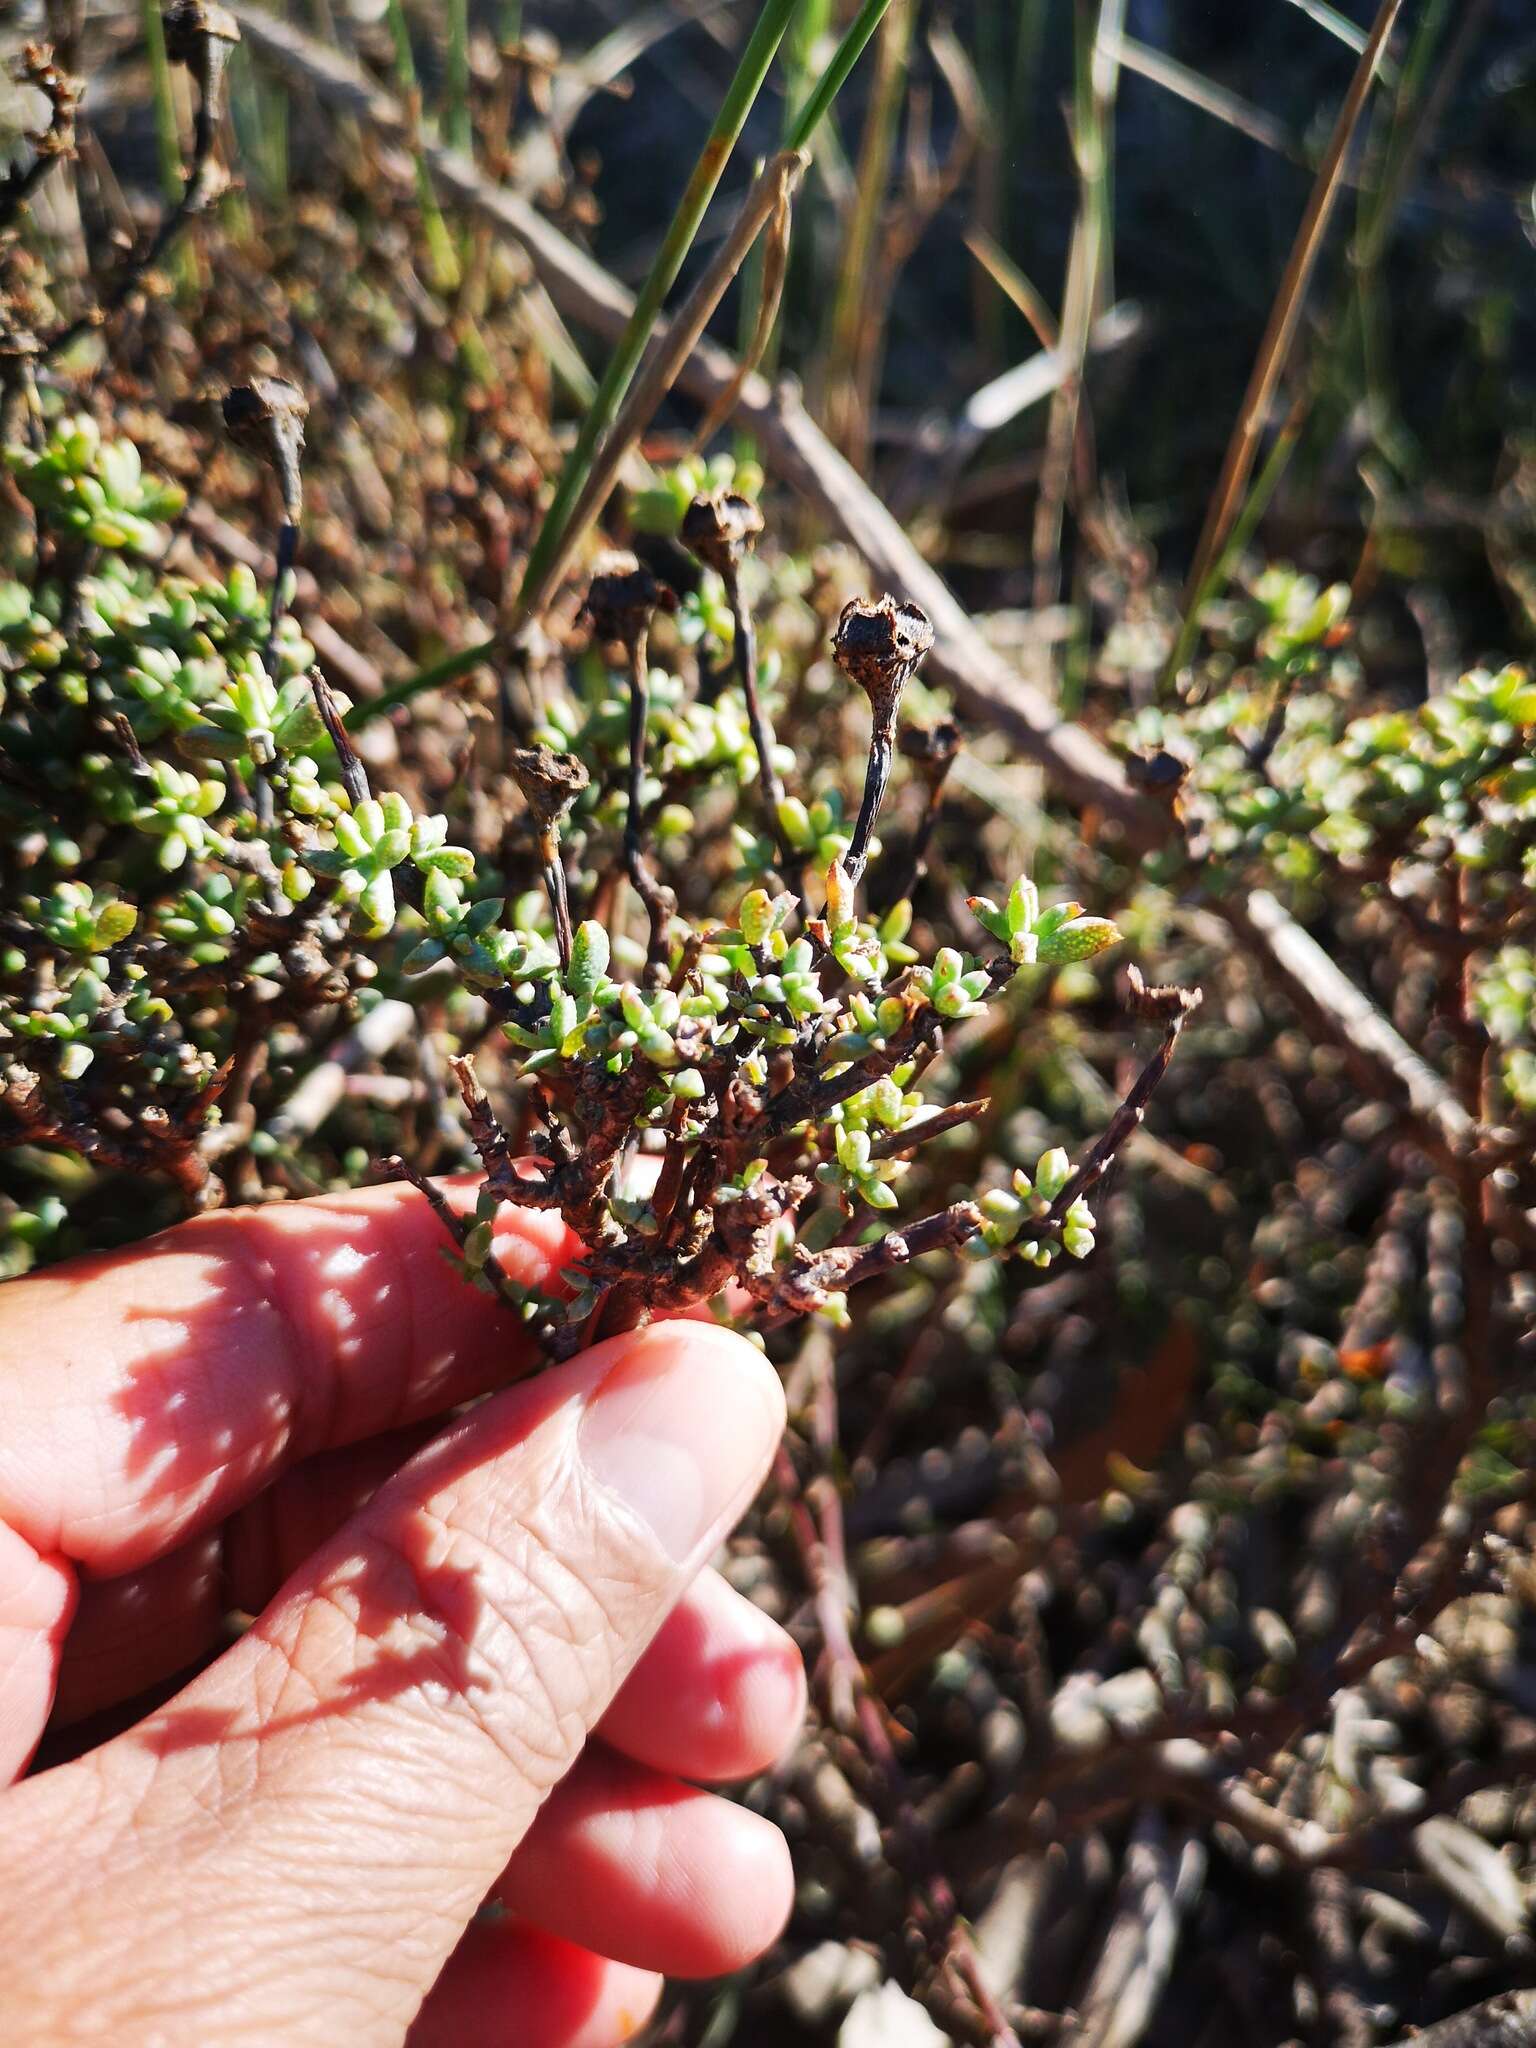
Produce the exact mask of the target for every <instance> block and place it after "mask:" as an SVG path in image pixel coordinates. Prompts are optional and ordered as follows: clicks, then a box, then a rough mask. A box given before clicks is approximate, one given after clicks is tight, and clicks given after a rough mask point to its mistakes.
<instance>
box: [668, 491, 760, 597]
mask: <svg viewBox="0 0 1536 2048" xmlns="http://www.w3.org/2000/svg"><path fill="white" fill-rule="evenodd" d="M762 530H763V515H762V513H761V512H760V511H759V510H758V508H757V506H756V505H754V504H753V502H752V500H751V499H750V498H744V497H742V495H741V494H740V492H739V491H710V492H702V491H701V492H700V494H699V496H698V497H696V498H695V499H694V500H693V502H692V504H691V505H690V506H689V507H688V510H687V511H686V512H685V513H684V514H683V523H682V526H681V528H680V529H679V532H678V538H679V539H680V540H681V541H682V544H683V546H684V547H685V548H686V549H687V550H688V552H689V554H691V555H696V556H697V557H698V559H699V560H700V561H701V562H702V563H703V564H704V566H705V568H706V569H713V570H714V571H715V572H716V573H717V574H718V575H720V576H728V575H729V574H730V573H731V571H732V570H734V569H737V568H739V567H740V565H741V560H742V557H743V556H744V555H745V554H747V553H748V552H749V551H750V549H751V548H752V545H753V543H754V542H755V541H756V539H757V537H758V535H759V534H760V533H761V532H762Z"/></svg>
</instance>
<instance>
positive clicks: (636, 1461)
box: [0, 1187, 804, 2048]
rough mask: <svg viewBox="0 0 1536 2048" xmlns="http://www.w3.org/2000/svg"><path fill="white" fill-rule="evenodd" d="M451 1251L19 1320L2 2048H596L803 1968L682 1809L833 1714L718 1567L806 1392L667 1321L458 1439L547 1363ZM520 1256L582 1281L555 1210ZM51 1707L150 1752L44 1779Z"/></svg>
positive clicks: (303, 1263) (767, 1844)
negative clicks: (700, 1982)
mask: <svg viewBox="0 0 1536 2048" xmlns="http://www.w3.org/2000/svg"><path fill="white" fill-rule="evenodd" d="M460 1198H462V1199H463V1200H465V1201H466V1202H467V1201H469V1200H471V1199H472V1194H470V1193H463V1192H462V1191H460V1193H459V1194H458V1195H456V1197H455V1199H460ZM441 1244H442V1235H441V1226H440V1225H439V1224H438V1223H437V1221H436V1219H435V1218H434V1217H433V1216H432V1215H431V1214H430V1212H429V1210H428V1208H427V1206H426V1204H425V1203H424V1202H423V1201H422V1200H421V1199H420V1197H419V1196H417V1195H416V1194H414V1192H412V1191H411V1190H408V1189H404V1188H399V1187H389V1188H374V1189H369V1190H366V1191H363V1192H360V1193H356V1194H349V1195H343V1196H328V1197H325V1198H323V1199H320V1200H317V1201H311V1202H302V1203H292V1204H286V1205H281V1206H276V1207H273V1208H269V1209H245V1210H240V1211H235V1212H232V1213H227V1214H223V1215H217V1216H211V1217H206V1218H201V1219H199V1220H198V1221H196V1222H193V1223H188V1224H184V1225H182V1226H181V1227H180V1228H178V1229H176V1230H173V1231H168V1232H166V1233H164V1234H163V1235H162V1236H160V1237H157V1238H153V1239H151V1240H149V1241H148V1242H147V1243H145V1244H143V1245H140V1246H137V1247H135V1248H133V1249H132V1250H131V1251H129V1252H126V1253H122V1254H118V1255H113V1256H106V1257H95V1258H90V1259H83V1260H78V1261H75V1262H74V1263H72V1264H70V1265H67V1266H62V1267H59V1268H57V1269H55V1270H54V1271H52V1272H49V1273H45V1274H42V1275H39V1276H36V1277H29V1278H27V1279H23V1280H17V1281H13V1282H11V1283H9V1284H8V1285H7V1286H5V1287H4V1288H0V1786H4V1787H7V1788H8V1789H6V1790H4V1791H0V2011H3V2012H4V2014H5V2017H6V2027H5V2035H6V2039H7V2041H8V2042H9V2043H12V2044H20V2043H28V2042H43V2041H46V2042H49V2043H52V2042H56V2041H61V2040H65V2039H82V2040H84V2039H101V2040H111V2041H113V2042H114V2043H122V2044H128V2048H131V2044H136V2043H144V2042H150V2041H153V2042H155V2043H157V2044H162V2043H163V2044H166V2048H177V2044H180V2043H184V2042H185V2043H197V2044H200V2048H205V2044H209V2043H215V2042H216V2043H218V2044H219V2048H229V2044H233V2043H239V2042H247V2041H248V2042H261V2043H263V2044H271V2043H273V2042H283V2043H294V2042H305V2041H317V2042H318V2041H324V2042H326V2043H327V2044H329V2043H334V2042H337V2041H345V2042H347V2043H348V2044H369V2043H398V2042H401V2041H404V2040H405V2039H406V2038H407V2036H409V2040H410V2043H411V2048H429V2044H435V2043H438V2042H445V2043H446V2042H455V2043H465V2042H473V2043H474V2044H476V2048H495V2044H497V2043H501V2042H507V2043H514V2042H515V2043H517V2044H518V2048H599V2044H604V2043H610V2042H619V2041H622V2040H625V2039H627V2038H628V2037H629V2035H630V2034H631V2033H632V2032H633V2031H635V2030H636V2029H637V2028H638V2027H639V2026H640V2025H641V2024H642V2023H643V2021H644V2019H645V2018H646V2016H647V2015H648V2014H649V2012H650V2011H651V2010H652V2009H653V2007H654V2005H655V2001H656V1998H657V1996H658V1994H659V1991H660V1984H661V1978H660V1975H659V1974H658V1973H662V1972H672V1973H675V1974H678V1975H713V1974H715V1973H717V1972H721V1971H726V1970H731V1969H734V1968H737V1967H738V1966H740V1965H741V1964H742V1963H744V1962H746V1961H747V1960H749V1959H750V1958H751V1957H752V1956H753V1955H755V1954H757V1953H758V1952H759V1951H760V1950H762V1949H763V1948H764V1947H766V1946H767V1945H768V1943H769V1942H771V1941H772V1940H773V1938H774V1937H775V1935H776V1934H777V1933H778V1931H779V1928H780V1926H781V1925H782V1923H783V1920H784V1918H785V1915H786V1914H787V1912H788V1908H789V1900H790V1886H791V1877H790V1869H789V1861H788V1854H787V1851H786V1848H785V1845H784V1842H783V1839H782V1837H781V1836H780V1835H779V1833H778V1831H777V1830H776V1829H775V1828H774V1827H772V1826H771V1825H770V1824H769V1823H768V1822H767V1821H765V1820H763V1819H761V1818H759V1817H758V1816H756V1815H754V1814H752V1813H750V1812H748V1811H746V1810H745V1809H743V1808H741V1807H738V1806H734V1805H732V1804H731V1803H730V1802H728V1801H726V1800H723V1799H720V1798H718V1797H716V1796H714V1795H712V1794H710V1793H707V1792H703V1791H700V1790H697V1789H696V1788H695V1787H694V1786H692V1785H690V1784H687V1783H685V1782H684V1781H685V1780H704V1781H711V1780H713V1781H721V1780H726V1779H730V1778H736V1777H743V1776H747V1775H750V1774H751V1773H753V1772H756V1771H759V1770H761V1769H763V1768H765V1767H766V1766H767V1765H768V1764H769V1763H770V1762H772V1761H773V1759H774V1758H775V1757H776V1756H778V1755H779V1754H780V1753H781V1751H782V1750H783V1749H784V1748H786V1747H787V1745H788V1744H789V1742H790V1741H791V1740H792V1738H793V1734H794V1730H795V1727H796V1725H797V1723H798V1720H799V1717H800V1713H801V1710H802V1707H803V1702H804V1681H803V1677H802V1673H801V1670H800V1664H799V1659H798V1657H797V1655H796V1653H795V1651H794V1648H793V1646H792V1644H791V1643H790V1642H789V1640H788V1638H787V1637H786V1636H785V1635H784V1634H783V1632H782V1631H781V1630H779V1629H778V1628H777V1627H776V1626H775V1625H774V1624H773V1623H772V1622H771V1621H769V1620H768V1619H767V1618H766V1617H765V1616H763V1615H762V1614H761V1613H759V1612H758V1610H757V1609H755V1608H754V1607H752V1606H751V1605H750V1604H749V1603H748V1602H747V1601H745V1600H743V1599H742V1598H741V1597H740V1596H739V1595H738V1594H736V1593H734V1592H733V1591H732V1590H731V1589H730V1588H729V1587H728V1586H727V1585H726V1584H725V1582H724V1581H723V1580H722V1579H720V1578H719V1577H718V1576H717V1575H716V1574H715V1573H713V1572H712V1571H710V1570H709V1569H708V1568H707V1567H704V1560H705V1559H706V1558H707V1557H708V1556H709V1555H710V1553H711V1552H712V1550H713V1549H714V1548H715V1546H716V1545H717V1544H718V1543H719V1541H720V1539H721V1538H722V1537H723V1536H724V1534H725V1533H726V1532H727V1531H728V1530H729V1528H730V1526H731V1524H732V1523H733V1522H734V1521H735V1519H736V1518H737V1517H738V1516H739V1515H740V1514H741V1512H742V1510H743V1509H744V1508H745V1507H746V1506H747V1504H748V1502H749V1501H750V1500H751V1498H752V1495H753V1493H754V1492H755V1491H756V1489H757V1486H758V1484H759V1483H760V1481H761V1479H762V1477H763V1473H764V1470H765V1468H766V1466H767V1464H768V1461H769V1459H770V1457H771V1455H772V1452H773V1447H774V1445H775V1443H776V1441H777V1439H778V1435H779V1432H780V1430H781V1428H782V1425H783V1397H782V1394H781V1392H780V1389H779V1385H778V1381H777V1379H776V1377H775V1375H774V1374H773V1372H772V1370H771V1369H770V1368H769V1367H768V1365H767V1364H766V1363H765V1361H764V1360H763V1358H762V1357H761V1356H760V1354H759V1353H758V1352H756V1351H755V1350H754V1349H753V1348H752V1347H751V1346H750V1345H749V1344H747V1343H745V1342H744V1341H743V1340H742V1339H741V1338H739V1337H736V1336H733V1335H731V1334H730V1333H728V1332H726V1331H723V1330H720V1329H717V1328H714V1327H712V1326H709V1325H706V1324H702V1323H696V1322H679V1323H671V1324H665V1325H657V1326H654V1327H652V1328H650V1329H647V1330H644V1331H639V1332H636V1333H634V1334H633V1335H630V1336H625V1337H619V1338H615V1339H613V1340H611V1341H609V1342H607V1343H603V1344H599V1345H598V1346H596V1347H595V1348H594V1349H593V1350H591V1351H589V1352H587V1353H585V1354H584V1355H583V1356H581V1357H579V1358H577V1359H575V1360H573V1361H572V1362H571V1363H570V1364H568V1365H565V1366H562V1367H559V1368H555V1369H551V1370H549V1371H546V1372H543V1373H541V1374H540V1375H539V1376H538V1377H537V1378H535V1379H533V1380H530V1381H529V1382H528V1383H527V1384H525V1385H522V1386H516V1387H512V1388H509V1389H507V1390H506V1391H504V1392H502V1393H499V1394H496V1395H495V1396H494V1397H493V1398H492V1399H490V1400H489V1401H486V1402H484V1403H482V1404H480V1405H479V1406H477V1407H476V1408H474V1409H473V1410H472V1411H471V1412H470V1413H469V1414H468V1415H467V1416H464V1417H463V1418H461V1419H460V1420H459V1421H457V1422H455V1423H453V1424H451V1425H450V1426H449V1427H448V1428H446V1429H444V1430H441V1431H438V1432H436V1433H434V1427H433V1421H432V1418H434V1417H441V1416H442V1415H443V1414H444V1413H445V1412H446V1411H447V1410H448V1409H450V1408H452V1407H453V1406H455V1405H456V1404H458V1403H460V1402H463V1401H466V1400H468V1399H470V1398H471V1397H472V1396H474V1395H476V1394H479V1393H481V1392H483V1391H484V1390H485V1389H486V1388H487V1387H489V1386H493V1385H496V1384H498V1383H499V1382H501V1381H502V1380H504V1379H505V1378H506V1376H507V1373H508V1370H509V1350H510V1352H511V1354H512V1357H511V1360H510V1363H511V1364H512V1365H514V1366H515V1364H516V1354H517V1349H518V1346H519V1343H520V1341H521V1340H520V1339H519V1337H518V1336H517V1335H516V1334H515V1333H513V1334H510V1335H509V1330H508V1323H507V1319H506V1315H505V1312H504V1311H503V1310H501V1309H500V1308H499V1307H498V1306H497V1305H496V1304H495V1303H493V1302H490V1301H488V1300H487V1299H485V1298H484V1297H483V1296H482V1295H480V1294H478V1293H477V1292H476V1291H474V1290H473V1289H471V1288H469V1287H467V1286H465V1285H464V1284H463V1282H462V1281H461V1280H460V1279H459V1278H458V1277H457V1276H456V1275H455V1274H454V1273H453V1272H452V1270H451V1269H450V1267H449V1266H448V1265H447V1264H446V1263H445V1262H444V1261H443V1260H442V1259H441V1257H440V1256H439V1250H440V1246H441ZM496 1252H497V1255H498V1257H499V1258H500V1259H501V1260H502V1262H503V1264H504V1265H505V1266H506V1267H507V1268H508V1270H509V1271H510V1272H511V1273H512V1275H513V1276H514V1277H515V1278H516V1279H518V1280H520V1281H522V1282H523V1283H525V1284H537V1283H539V1282H541V1281H543V1280H546V1279H547V1278H548V1277H549V1276H550V1275H551V1274H552V1273H553V1272H554V1271H556V1270H558V1269H559V1267H560V1266H562V1265H563V1264H565V1263H567V1262H568V1261H569V1260H570V1259H571V1258H572V1257H573V1256H574V1255H575V1252H576V1247H575V1245H574V1243H573V1241H572V1240H571V1239H570V1237H569V1236H568V1234H567V1233H566V1231H565V1229H564V1226H563V1225H562V1224H561V1223H560V1222H559V1220H558V1218H556V1217H553V1216H551V1215H549V1214H546V1213H540V1212H523V1213H520V1214H517V1215H515V1216H513V1217H511V1218H510V1219H508V1221H507V1222H506V1223H505V1225H504V1226H503V1227H501V1228H499V1230H498V1235H497V1240H496ZM429 1439H430V1441H429ZM421 1444H425V1445H426V1447H425V1448H424V1449H419V1450H417V1449H416V1447H417V1446H418V1445H421ZM413 1450H415V1451H416V1455H414V1456H409V1453H410V1452H412V1451H413ZM408 1456H409V1462H406V1463H404V1464H402V1462H401V1461H402V1459H403V1458H406V1457H408ZM397 1468H398V1469H397ZM701 1568H702V1569H701ZM279 1589H280V1590H279ZM231 1606H234V1607H236V1608H240V1609H244V1610H246V1611H248V1612H254V1613H256V1614H257V1616H258V1618H257V1619H256V1621H255V1622H254V1623H253V1624H252V1626H251V1627H250V1628H249V1629H248V1630H247V1631H246V1632H245V1633H244V1634H243V1635H242V1636H241V1637H240V1639H239V1640H238V1642H236V1643H235V1644H234V1646H233V1647H231V1648H228V1649H226V1650H225V1651H224V1653H223V1655H221V1656H218V1657H217V1658H216V1659H215V1660H214V1661H213V1662H212V1663H210V1664H208V1666H207V1668H206V1669H204V1670H203V1671H202V1672H201V1674H200V1675H199V1676H198V1677H196V1678H194V1679H193V1681H192V1682H191V1683H190V1684H189V1685H187V1686H185V1687H184V1688H183V1689H182V1690H181V1691H179V1692H177V1693H176V1694H175V1695H174V1697H172V1698H170V1699H169V1700H164V1697H163V1696H164V1692H165V1689H166V1681H168V1680H169V1679H170V1678H172V1677H173V1676H174V1674H176V1673H178V1672H182V1671H185V1670H186V1669H187V1668H188V1667H189V1666H191V1665H193V1664H195V1663H196V1662H198V1661H199V1660H200V1659H202V1658H204V1657H205V1656H207V1654H208V1653H209V1652H210V1651H211V1650H212V1649H214V1648H215V1647H216V1646H217V1644H218V1642H219V1641H220V1640H221V1636H222V1631H223V1629H224V1626H225V1622H224V1617H225V1614H226V1611H227V1609H228V1608H230V1607H231ZM157 1686H158V1687H159V1691H158V1693H155V1692H154V1690H153V1689H154V1688H156V1687H157ZM146 1692H149V1693H151V1696H152V1700H153V1699H160V1700H162V1701H163V1703H162V1704H158V1705H156V1704H151V1706H150V1707H149V1710H148V1711H145V1712H143V1713H142V1714H141V1715H139V1714H138V1713H137V1710H136V1709H135V1708H134V1707H133V1706H132V1705H131V1704H130V1703H131V1702H135V1701H140V1700H141V1698H142V1695H144V1694H145V1693H146ZM55 1695H57V1704H56V1707H55V1708H54V1725H57V1724H58V1723H60V1722H65V1723H70V1722H80V1721H82V1720H84V1719H85V1717H87V1716H98V1717H99V1716H101V1715H102V1714H103V1712H104V1711H105V1710H111V1711H113V1712H115V1713H116V1716H117V1721H118V1725H119V1729H120V1732H116V1733H113V1734H112V1735H110V1737H109V1738H108V1739H106V1740H104V1741H102V1742H100V1744H99V1746H97V1747H95V1748H92V1749H89V1750H88V1751H87V1752H86V1753H85V1754H83V1755H81V1756H79V1757H78V1758H76V1759H75V1760H72V1761H68V1762H64V1763H60V1764H58V1765H57V1766H55V1767H54V1768H51V1769H47V1770H43V1771H40V1772H38V1773H37V1774H36V1775H35V1776H32V1777H30V1778H27V1779H25V1780H22V1781H21V1782H17V1780H18V1779H19V1777H20V1773H21V1772H22V1771H23V1770H24V1769H25V1768H26V1765H27V1762H28V1759H29V1758H30V1756H31V1754H32V1752H33V1750H34V1748H35V1745H36V1743H37V1741H38V1739H39V1737H40V1736H41V1734H42V1731H43V1728H44V1724H45V1722H47V1721H48V1718H49V1712H50V1702H52V1701H54V1699H55ZM589 1734H591V1735H592V1737H593V1739H592V1740H591V1741H588V1736H589ZM51 1739H52V1738H51V1736H50V1740H51ZM487 1900H492V1901H495V1902H498V1903H500V1904H502V1905H504V1906H505V1907H506V1908H507V1912H506V1914H505V1915H504V1916H502V1917H480V1918H476V1917H475V1916H476V1914H477V1909H478V1908H480V1906H481V1905H482V1904H483V1903H485V1902H486V1901H487ZM423 1999H425V2004H423V2003H422V2001H423ZM418 2009H419V2010H418Z"/></svg>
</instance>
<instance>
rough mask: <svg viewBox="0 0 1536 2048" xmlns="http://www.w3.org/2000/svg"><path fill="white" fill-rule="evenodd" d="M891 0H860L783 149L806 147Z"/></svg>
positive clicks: (786, 138)
mask: <svg viewBox="0 0 1536 2048" xmlns="http://www.w3.org/2000/svg"><path fill="white" fill-rule="evenodd" d="M890 4H891V0H864V5H863V6H862V7H861V8H860V9H859V11H858V13H857V14H856V15H855V16H854V18H853V20H852V21H851V22H850V23H849V25H848V30H847V33H846V34H845V35H844V37H843V39H842V41H841V42H840V43H839V44H838V46H837V49H836V50H835V51H834V53H833V56H832V61H831V63H830V64H829V65H828V66H827V68H826V70H825V71H823V73H822V74H821V77H820V79H819V80H818V81H817V83H816V85H815V87H814V89H813V90H812V92H811V96H810V98H809V99H808V100H807V101H806V103H805V105H804V106H803V107H802V108H801V110H800V113H799V116H798V118H797V119H796V121H795V124H794V127H793V128H792V129H791V130H790V133H789V134H788V135H787V136H786V137H785V140H784V147H785V148H786V149H806V148H808V147H809V145H810V140H811V137H812V136H813V135H814V134H815V132H816V130H817V129H818V128H819V127H820V126H821V123H822V121H823V119H824V118H825V116H826V112H827V109H828V108H829V107H830V106H831V104H832V102H833V101H834V100H835V99H836V98H837V96H838V94H839V93H840V92H841V91H842V89H843V87H844V86H845V85H846V84H847V82H848V74H849V72H850V71H852V69H853V67H854V65H855V64H857V63H858V61H859V58H860V57H861V56H862V55H863V54H864V46H865V44H866V43H867V42H868V41H869V39H870V37H871V36H872V35H873V34H874V32H875V30H876V29H877V28H878V27H879V26H880V21H881V17H882V16H883V15H884V13H885V10H886V9H887V8H888V7H889V6H890Z"/></svg>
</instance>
